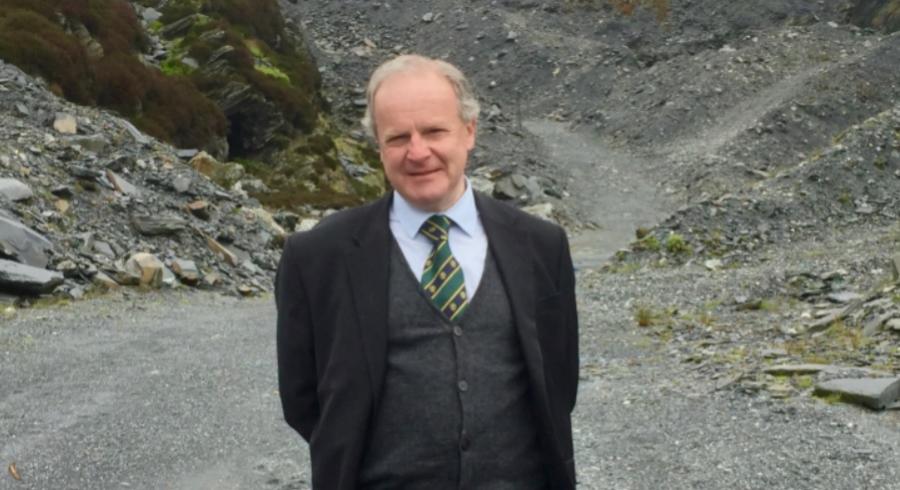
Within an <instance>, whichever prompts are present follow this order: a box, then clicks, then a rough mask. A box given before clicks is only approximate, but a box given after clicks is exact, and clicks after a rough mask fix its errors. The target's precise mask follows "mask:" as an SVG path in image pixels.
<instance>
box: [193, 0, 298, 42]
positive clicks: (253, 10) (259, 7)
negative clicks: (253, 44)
mask: <svg viewBox="0 0 900 490" xmlns="http://www.w3.org/2000/svg"><path fill="white" fill-rule="evenodd" d="M208 8H209V10H210V12H211V13H214V14H219V15H221V16H222V17H224V18H225V19H226V20H227V21H228V22H229V23H231V25H233V26H237V27H240V28H243V30H245V31H246V32H247V34H249V35H251V36H255V37H258V38H260V39H262V40H263V41H265V42H266V43H267V44H269V45H270V46H271V45H274V44H275V41H276V39H277V38H278V36H279V34H280V33H281V31H282V30H283V29H284V18H283V17H282V16H281V9H280V8H279V7H278V2H277V1H276V0H220V1H218V2H211V3H210V4H209V7H208Z"/></svg>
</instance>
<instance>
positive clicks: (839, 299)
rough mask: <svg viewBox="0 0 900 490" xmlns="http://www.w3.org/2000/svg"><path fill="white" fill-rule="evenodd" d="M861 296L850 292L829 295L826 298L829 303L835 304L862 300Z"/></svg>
mask: <svg viewBox="0 0 900 490" xmlns="http://www.w3.org/2000/svg"><path fill="white" fill-rule="evenodd" d="M862 297H863V295H861V294H859V293H854V292H851V291H840V292H836V293H829V294H828V296H827V298H828V300H829V301H833V302H835V303H849V302H851V301H854V300H857V299H860V298H862Z"/></svg>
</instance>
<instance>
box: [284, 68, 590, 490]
mask: <svg viewBox="0 0 900 490" xmlns="http://www.w3.org/2000/svg"><path fill="white" fill-rule="evenodd" d="M477 116H478V103H477V101H476V99H475V96H474V94H473V92H472V90H471V88H470V85H469V83H468V81H467V80H466V79H465V77H464V76H463V74H462V73H461V72H460V71H459V70H458V69H457V68H455V67H454V66H452V65H450V64H448V63H446V62H443V61H438V60H433V59H429V58H425V57H421V56H414V55H407V56H400V57H397V58H395V59H392V60H390V61H388V62H386V63H384V64H383V65H381V66H380V67H379V68H378V69H376V70H375V72H374V73H373V74H372V77H371V80H370V82H369V86H368V109H367V112H366V117H365V119H364V121H363V122H364V125H365V126H366V127H367V129H369V130H370V133H371V134H372V136H373V137H374V138H375V140H376V141H377V143H378V148H379V151H380V155H381V161H382V164H383V165H384V171H385V174H386V176H387V178H388V180H389V181H390V183H391V184H392V186H393V188H394V191H393V192H392V193H389V194H388V195H386V196H385V197H383V198H381V199H380V200H378V201H376V202H374V203H372V204H369V205H366V206H362V207H359V208H355V209H350V210H347V211H343V212H340V213H336V214H335V215H333V216H331V217H329V218H327V219H325V220H323V221H322V222H321V223H320V224H319V225H318V226H317V227H316V228H314V229H313V230H311V231H309V232H306V233H298V234H295V235H293V236H292V237H291V238H290V239H289V240H288V242H287V243H286V245H285V249H284V254H283V256H282V259H281V264H280V266H279V269H278V276H277V278H276V288H275V290H276V294H275V299H276V303H277V307H278V325H277V342H278V375H279V387H280V392H281V399H282V405H283V408H284V416H285V419H286V421H287V422H288V424H290V425H291V426H292V427H293V428H294V429H296V430H297V432H299V433H300V435H301V436H302V437H303V438H304V439H305V440H306V441H307V442H309V445H310V458H311V461H312V485H313V488H314V489H316V490H331V489H340V490H344V489H346V490H350V489H357V488H360V489H388V488H390V489H428V490H443V489H451V488H452V489H490V490H495V489H496V490H501V489H516V490H527V489H574V488H575V470H574V464H573V460H572V456H573V450H572V430H571V416H570V414H571V412H572V409H573V407H574V405H575V397H576V391H577V384H578V321H577V317H576V310H575V295H574V287H575V280H574V274H573V269H572V262H571V258H570V256H569V247H568V242H567V240H566V235H565V233H564V232H563V230H562V229H561V228H559V227H558V226H556V225H553V224H551V223H548V222H545V221H541V220H538V219H536V218H533V217H531V216H529V215H527V214H525V213H523V212H521V211H519V210H517V209H515V208H513V207H511V206H508V205H506V204H503V203H500V202H498V201H495V200H493V199H491V198H489V197H487V196H484V195H481V194H479V193H477V192H473V190H472V188H471V186H470V185H469V183H468V181H467V179H466V178H465V175H464V172H465V168H466V162H467V160H468V154H469V151H471V150H472V148H473V147H474V146H475V133H476V124H477Z"/></svg>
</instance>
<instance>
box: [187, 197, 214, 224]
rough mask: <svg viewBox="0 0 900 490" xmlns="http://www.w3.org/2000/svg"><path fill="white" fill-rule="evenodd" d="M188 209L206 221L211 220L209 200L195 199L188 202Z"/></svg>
mask: <svg viewBox="0 0 900 490" xmlns="http://www.w3.org/2000/svg"><path fill="white" fill-rule="evenodd" d="M187 209H188V211H190V213H191V214H193V215H194V216H196V217H198V218H200V219H202V220H204V221H209V218H210V214H209V203H208V202H206V201H202V200H201V201H194V202H191V203H188V205H187Z"/></svg>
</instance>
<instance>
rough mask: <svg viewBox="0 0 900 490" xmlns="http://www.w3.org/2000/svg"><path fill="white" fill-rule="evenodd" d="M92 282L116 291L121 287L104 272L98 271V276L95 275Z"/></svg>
mask: <svg viewBox="0 0 900 490" xmlns="http://www.w3.org/2000/svg"><path fill="white" fill-rule="evenodd" d="M91 282H92V283H94V284H95V285H97V286H100V287H103V288H105V289H116V288H118V287H119V283H118V282H116V280H115V279H113V278H111V277H109V276H108V275H107V274H105V273H104V272H102V271H98V272H97V273H96V274H94V277H93V278H92V279H91Z"/></svg>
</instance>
